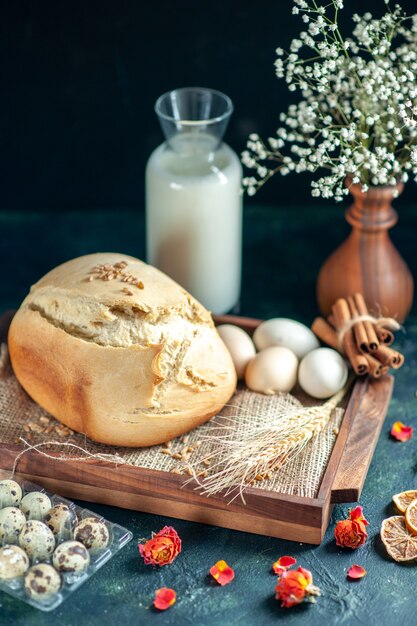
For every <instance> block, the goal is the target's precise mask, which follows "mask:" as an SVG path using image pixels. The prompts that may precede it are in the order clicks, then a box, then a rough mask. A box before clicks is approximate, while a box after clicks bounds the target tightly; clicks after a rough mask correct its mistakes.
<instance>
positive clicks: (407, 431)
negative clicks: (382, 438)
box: [391, 422, 414, 441]
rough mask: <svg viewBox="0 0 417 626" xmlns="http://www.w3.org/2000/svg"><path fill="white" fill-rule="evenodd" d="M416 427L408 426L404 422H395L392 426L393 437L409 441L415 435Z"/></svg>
mask: <svg viewBox="0 0 417 626" xmlns="http://www.w3.org/2000/svg"><path fill="white" fill-rule="evenodd" d="M413 431H414V428H413V427H412V426H406V425H405V424H403V423H402V422H394V424H393V425H392V428H391V437H394V439H396V440H397V441H408V440H409V439H411V437H412V436H413Z"/></svg>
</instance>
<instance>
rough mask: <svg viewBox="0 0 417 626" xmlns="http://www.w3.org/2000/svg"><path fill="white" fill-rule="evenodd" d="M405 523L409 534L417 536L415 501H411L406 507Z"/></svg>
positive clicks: (416, 503)
mask: <svg viewBox="0 0 417 626" xmlns="http://www.w3.org/2000/svg"><path fill="white" fill-rule="evenodd" d="M405 523H406V524H407V528H408V530H409V531H410V533H413V535H417V500H413V501H412V502H411V504H409V505H408V507H407V510H406V512H405Z"/></svg>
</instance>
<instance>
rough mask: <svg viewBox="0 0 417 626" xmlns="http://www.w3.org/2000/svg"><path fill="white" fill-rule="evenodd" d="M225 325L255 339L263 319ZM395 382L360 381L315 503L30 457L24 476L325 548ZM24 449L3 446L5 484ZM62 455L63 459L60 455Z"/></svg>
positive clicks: (3, 324) (352, 498)
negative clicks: (218, 492)
mask: <svg viewBox="0 0 417 626" xmlns="http://www.w3.org/2000/svg"><path fill="white" fill-rule="evenodd" d="M12 315H13V313H12V312H8V313H6V314H5V315H3V317H1V318H0V341H5V339H6V336H7V329H8V326H9V323H10V320H11V318H12ZM216 321H217V322H218V323H232V324H237V325H239V326H241V327H242V328H244V329H245V330H247V331H248V332H253V330H254V329H255V328H256V326H257V325H258V324H259V323H260V322H259V320H254V319H248V318H241V317H232V316H223V317H219V318H217V319H216ZM392 388H393V377H392V376H389V375H385V376H384V377H382V378H380V379H377V380H374V379H369V378H363V379H357V380H356V382H355V384H354V386H353V387H352V391H351V394H350V397H349V400H348V404H347V408H346V411H345V415H344V417H343V421H342V424H341V426H340V430H339V434H338V436H337V439H336V442H335V445H334V448H333V451H332V454H331V456H330V459H329V463H328V465H327V468H326V470H325V473H324V476H323V479H322V482H321V485H320V488H319V491H318V494H317V497H316V498H304V497H300V496H290V495H285V494H282V493H277V492H274V491H267V490H265V489H257V488H256V487H249V488H248V489H247V491H245V500H246V504H243V503H242V502H241V501H240V500H238V499H236V500H235V501H234V502H233V503H231V504H228V501H227V500H226V499H225V498H223V497H222V496H212V497H210V498H206V497H205V496H201V495H199V494H198V493H197V492H196V491H194V488H193V486H192V485H187V486H185V487H184V485H183V483H184V476H181V475H177V474H173V473H171V472H162V471H156V470H150V469H145V468H139V467H131V466H124V465H120V466H115V465H114V464H111V463H105V462H103V461H97V460H96V459H92V460H90V461H83V462H81V463H80V462H76V461H66V462H65V463H63V462H61V461H59V460H58V459H57V460H55V459H49V458H45V457H42V456H40V455H39V454H37V453H36V452H33V451H29V452H27V453H26V454H25V455H24V456H22V458H21V459H20V461H19V476H21V477H22V478H28V479H31V480H33V481H34V482H36V483H38V484H40V485H43V486H44V487H45V488H46V489H48V490H50V491H52V492H55V493H59V494H61V495H63V496H66V497H69V498H72V499H74V498H75V499H79V500H87V501H89V502H99V503H103V504H109V505H114V506H119V507H122V508H128V509H134V510H137V511H144V512H147V513H154V514H158V515H164V516H169V517H176V518H180V519H186V520H190V521H195V522H201V523H205V524H212V525H216V526H223V527H225V528H232V529H235V530H241V531H246V532H252V533H256V534H261V535H269V536H274V537H280V538H283V539H289V540H293V541H301V542H304V543H312V544H319V543H320V542H321V540H322V539H323V536H324V534H325V532H326V529H327V526H328V523H329V519H330V514H331V509H332V505H333V503H335V502H356V501H357V500H358V499H359V497H360V494H361V490H362V487H363V483H364V481H365V477H366V474H367V471H368V468H369V464H370V462H371V459H372V455H373V452H374V449H375V446H376V443H377V441H378V436H379V433H380V431H381V428H382V424H383V422H384V419H385V415H386V412H387V409H388V404H389V401H390V398H391V394H392ZM22 449H23V447H22V446H19V445H11V444H5V443H2V442H1V432H0V470H4V472H1V475H2V476H3V477H5V476H6V475H7V472H10V470H11V469H12V467H13V463H14V460H15V458H16V456H17V454H18V453H19V452H20V451H21V450H22ZM56 456H58V455H56Z"/></svg>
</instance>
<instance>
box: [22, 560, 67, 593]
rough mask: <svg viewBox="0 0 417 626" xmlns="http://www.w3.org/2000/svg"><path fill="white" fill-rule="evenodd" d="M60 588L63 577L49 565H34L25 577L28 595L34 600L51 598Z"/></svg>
mask: <svg viewBox="0 0 417 626" xmlns="http://www.w3.org/2000/svg"><path fill="white" fill-rule="evenodd" d="M60 588H61V576H60V575H59V574H58V572H57V571H56V569H54V568H53V567H52V565H48V564H47V563H39V564H38V565H33V566H32V567H31V568H30V570H29V571H28V573H27V574H26V576H25V591H26V594H27V595H28V596H29V597H30V598H33V599H34V600H43V599H45V598H49V597H50V596H52V595H54V594H55V593H58V591H59V590H60Z"/></svg>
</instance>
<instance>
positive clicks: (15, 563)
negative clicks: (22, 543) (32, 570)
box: [0, 546, 29, 580]
mask: <svg viewBox="0 0 417 626" xmlns="http://www.w3.org/2000/svg"><path fill="white" fill-rule="evenodd" d="M28 567H29V559H28V556H27V554H26V552H25V551H24V550H22V548H19V547H18V546H4V547H3V548H0V580H11V579H12V578H18V577H19V576H23V574H24V573H25V572H26V570H27V569H28Z"/></svg>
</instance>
